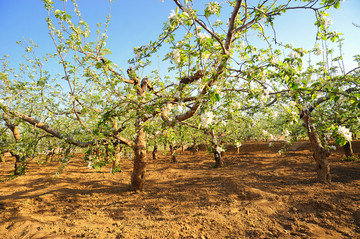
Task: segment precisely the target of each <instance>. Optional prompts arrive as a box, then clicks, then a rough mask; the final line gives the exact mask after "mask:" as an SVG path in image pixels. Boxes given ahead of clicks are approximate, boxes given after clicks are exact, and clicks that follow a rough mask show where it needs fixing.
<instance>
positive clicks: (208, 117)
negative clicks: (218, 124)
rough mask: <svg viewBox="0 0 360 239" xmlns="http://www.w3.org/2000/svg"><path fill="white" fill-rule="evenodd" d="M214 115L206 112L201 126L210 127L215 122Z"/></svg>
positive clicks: (202, 117)
mask: <svg viewBox="0 0 360 239" xmlns="http://www.w3.org/2000/svg"><path fill="white" fill-rule="evenodd" d="M213 118H214V114H213V113H212V112H205V114H203V115H201V124H202V125H203V126H204V127H208V125H210V124H211V123H212V122H213Z"/></svg>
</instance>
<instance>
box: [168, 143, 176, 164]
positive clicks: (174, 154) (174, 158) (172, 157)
mask: <svg viewBox="0 0 360 239" xmlns="http://www.w3.org/2000/svg"><path fill="white" fill-rule="evenodd" d="M176 148H177V147H176V146H174V145H173V144H170V154H171V160H172V162H173V163H177V158H176Z"/></svg>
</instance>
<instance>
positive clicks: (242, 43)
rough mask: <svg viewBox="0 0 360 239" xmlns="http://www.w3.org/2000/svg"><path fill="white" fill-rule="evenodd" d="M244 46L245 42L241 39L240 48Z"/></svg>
mask: <svg viewBox="0 0 360 239" xmlns="http://www.w3.org/2000/svg"><path fill="white" fill-rule="evenodd" d="M245 47H246V45H245V42H243V41H242V42H240V48H242V49H243V48H245Z"/></svg>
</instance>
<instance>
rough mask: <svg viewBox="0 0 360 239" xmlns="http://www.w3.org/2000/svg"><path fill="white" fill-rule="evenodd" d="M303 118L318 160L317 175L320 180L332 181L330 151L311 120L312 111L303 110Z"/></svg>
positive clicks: (314, 154) (314, 155) (315, 157)
mask: <svg viewBox="0 0 360 239" xmlns="http://www.w3.org/2000/svg"><path fill="white" fill-rule="evenodd" d="M302 118H303V120H304V123H305V127H306V131H307V134H308V137H309V140H310V144H311V148H312V151H313V157H314V159H315V162H316V172H317V177H318V180H319V181H320V182H323V183H330V182H331V174H330V164H329V161H328V157H329V156H330V152H329V151H328V150H326V149H325V148H324V147H323V146H322V143H321V141H320V138H319V134H318V133H317V131H316V129H315V127H314V125H313V124H312V120H311V113H310V111H309V110H306V111H303V113H302Z"/></svg>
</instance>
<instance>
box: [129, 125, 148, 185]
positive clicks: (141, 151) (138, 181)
mask: <svg viewBox="0 0 360 239" xmlns="http://www.w3.org/2000/svg"><path fill="white" fill-rule="evenodd" d="M133 149H134V168H133V172H132V175H131V187H132V190H134V191H142V190H143V188H144V184H145V174H146V150H145V149H146V141H145V132H144V130H143V129H140V130H139V132H138V136H137V138H136V140H135V145H134V148H133Z"/></svg>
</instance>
